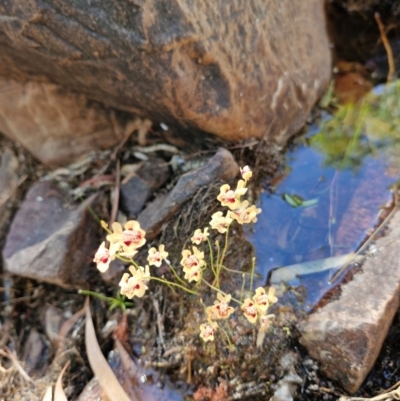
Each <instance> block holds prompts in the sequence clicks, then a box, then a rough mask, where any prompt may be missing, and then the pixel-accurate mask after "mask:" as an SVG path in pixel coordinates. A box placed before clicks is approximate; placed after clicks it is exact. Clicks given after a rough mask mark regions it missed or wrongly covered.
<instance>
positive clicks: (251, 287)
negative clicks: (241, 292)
mask: <svg viewBox="0 0 400 401" xmlns="http://www.w3.org/2000/svg"><path fill="white" fill-rule="evenodd" d="M255 265H256V258H252V260H251V276H250V292H252V291H253V278H254V267H255Z"/></svg>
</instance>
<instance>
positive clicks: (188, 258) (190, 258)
mask: <svg viewBox="0 0 400 401" xmlns="http://www.w3.org/2000/svg"><path fill="white" fill-rule="evenodd" d="M204 264H205V262H204V252H200V251H199V250H198V249H197V248H196V247H195V246H194V247H193V255H192V252H190V251H189V250H188V249H185V250H183V251H182V260H181V265H182V266H183V271H184V272H185V273H187V272H188V271H190V270H192V269H200V268H201V267H202V266H204Z"/></svg>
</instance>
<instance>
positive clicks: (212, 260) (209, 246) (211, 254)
mask: <svg viewBox="0 0 400 401" xmlns="http://www.w3.org/2000/svg"><path fill="white" fill-rule="evenodd" d="M207 242H208V249H209V250H210V262H211V265H210V267H211V270H212V272H213V274H214V277H215V275H216V274H215V270H214V255H213V250H212V246H211V241H210V240H209V239H208V237H207Z"/></svg>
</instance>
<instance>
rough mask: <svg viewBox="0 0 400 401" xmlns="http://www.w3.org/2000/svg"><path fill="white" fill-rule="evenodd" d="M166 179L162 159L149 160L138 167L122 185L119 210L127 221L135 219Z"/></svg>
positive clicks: (164, 165)
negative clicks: (123, 213) (124, 214)
mask: <svg viewBox="0 0 400 401" xmlns="http://www.w3.org/2000/svg"><path fill="white" fill-rule="evenodd" d="M168 177H169V169H168V165H167V163H166V162H165V161H164V160H163V159H149V160H147V161H146V162H144V163H143V164H142V166H140V168H139V169H138V170H137V171H136V173H135V175H133V176H132V177H131V178H129V179H128V180H127V181H126V182H123V183H122V185H121V208H122V210H123V211H124V212H126V213H127V215H128V218H129V219H131V218H136V217H137V215H138V214H139V212H141V211H142V209H143V206H144V204H145V203H146V201H147V200H148V199H149V198H150V197H151V195H153V193H154V192H155V191H156V190H157V189H158V188H160V187H161V186H162V185H163V184H164V183H165V182H166V181H167V179H168ZM124 181H125V180H124Z"/></svg>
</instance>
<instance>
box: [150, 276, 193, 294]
mask: <svg viewBox="0 0 400 401" xmlns="http://www.w3.org/2000/svg"><path fill="white" fill-rule="evenodd" d="M150 280H155V281H159V282H160V283H164V284H169V285H173V286H175V287H179V288H180V289H181V290H183V291H186V292H188V293H189V294H193V295H200V294H199V293H198V292H196V291H192V290H189V288H185V287H184V286H182V285H180V284H177V283H173V282H171V281H168V280H164V279H162V278H158V277H153V276H151V277H150Z"/></svg>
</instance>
